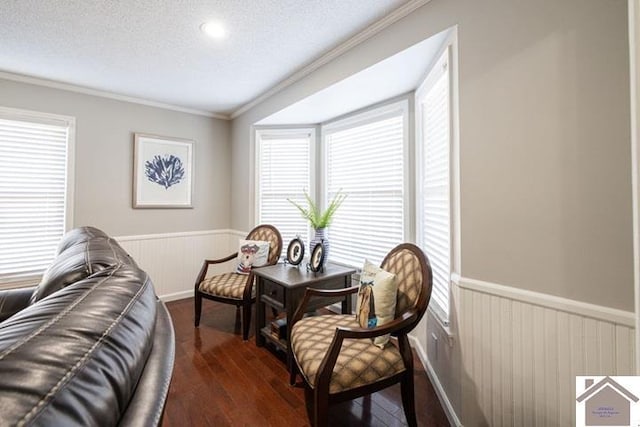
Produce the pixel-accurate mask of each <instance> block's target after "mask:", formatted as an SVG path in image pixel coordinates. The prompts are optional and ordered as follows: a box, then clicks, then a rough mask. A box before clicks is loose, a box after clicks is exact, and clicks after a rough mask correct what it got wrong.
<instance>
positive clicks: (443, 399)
mask: <svg viewBox="0 0 640 427" xmlns="http://www.w3.org/2000/svg"><path fill="white" fill-rule="evenodd" d="M409 342H410V343H411V347H413V349H414V350H416V351H417V353H418V357H419V358H420V361H421V362H422V366H424V369H425V370H426V371H427V375H428V376H429V380H430V381H431V384H432V385H433V388H434V389H435V391H436V394H437V395H438V399H439V400H440V403H441V404H442V407H443V409H444V413H445V414H446V415H447V419H448V420H449V424H451V425H452V426H456V427H463V426H462V423H461V422H460V419H459V418H458V415H457V414H456V411H455V410H454V409H453V405H452V404H451V401H450V400H449V397H448V396H447V393H445V391H444V388H443V387H442V384H441V383H440V380H439V379H438V376H437V375H436V372H435V370H434V369H433V367H432V366H431V363H430V362H429V358H428V357H427V353H426V352H425V350H424V349H423V348H422V346H421V345H420V342H419V341H418V339H417V338H416V337H414V336H411V335H409Z"/></svg>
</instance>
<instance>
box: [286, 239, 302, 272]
mask: <svg viewBox="0 0 640 427" xmlns="http://www.w3.org/2000/svg"><path fill="white" fill-rule="evenodd" d="M303 259H304V242H303V241H302V239H301V238H300V236H296V237H295V238H294V239H293V240H291V242H289V246H288V247H287V258H286V261H287V263H288V264H291V265H296V266H297V265H299V264H300V263H301V262H302V260H303Z"/></svg>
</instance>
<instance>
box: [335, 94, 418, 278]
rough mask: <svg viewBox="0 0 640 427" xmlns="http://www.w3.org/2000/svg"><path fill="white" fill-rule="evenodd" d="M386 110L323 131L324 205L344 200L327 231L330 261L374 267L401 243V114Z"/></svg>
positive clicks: (396, 110)
mask: <svg viewBox="0 0 640 427" xmlns="http://www.w3.org/2000/svg"><path fill="white" fill-rule="evenodd" d="M403 105H404V104H403ZM388 110H389V109H388V108H385V109H384V110H383V111H381V114H376V112H375V111H373V112H369V113H368V114H367V115H368V116H369V117H368V118H367V119H366V121H364V122H363V121H360V122H358V121H357V117H356V118H355V119H356V121H355V122H353V121H352V124H351V125H346V126H345V125H339V127H336V128H332V127H328V128H327V129H326V130H324V144H325V145H324V147H325V150H326V157H325V159H326V193H327V200H331V199H332V198H333V197H334V196H335V194H336V192H338V191H339V190H342V191H343V192H344V193H345V194H346V195H347V198H346V199H345V201H344V203H343V204H342V206H341V207H340V209H338V211H337V214H336V216H335V219H334V221H333V223H332V224H331V226H330V227H329V236H328V239H329V243H330V245H331V246H330V251H329V257H330V258H329V259H330V260H331V261H336V262H340V263H345V264H348V265H352V266H356V267H359V266H362V264H363V261H364V259H365V258H366V259H369V260H370V261H371V262H374V263H379V262H381V261H382V259H383V258H384V257H385V255H386V254H387V252H388V251H389V250H391V249H392V248H393V247H394V246H396V245H397V244H399V243H401V242H402V241H403V240H404V195H405V190H404V176H405V174H404V166H403V163H404V162H403V160H404V152H405V138H406V136H405V135H406V132H405V120H406V110H405V109H404V108H398V107H395V108H393V109H391V110H392V111H388ZM372 113H373V115H372ZM350 121H351V120H350ZM330 126H331V125H330Z"/></svg>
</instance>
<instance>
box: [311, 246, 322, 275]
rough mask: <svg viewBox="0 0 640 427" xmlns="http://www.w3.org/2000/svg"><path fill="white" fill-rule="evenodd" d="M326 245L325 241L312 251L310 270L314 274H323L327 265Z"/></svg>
mask: <svg viewBox="0 0 640 427" xmlns="http://www.w3.org/2000/svg"><path fill="white" fill-rule="evenodd" d="M324 250H325V245H324V241H320V242H318V243H316V245H315V246H314V248H313V250H312V251H311V257H310V258H309V269H310V270H311V271H313V272H314V273H318V272H320V273H322V272H323V270H324V264H325V252H324Z"/></svg>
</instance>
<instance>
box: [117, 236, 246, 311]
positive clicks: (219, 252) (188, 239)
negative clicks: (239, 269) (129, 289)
mask: <svg viewBox="0 0 640 427" xmlns="http://www.w3.org/2000/svg"><path fill="white" fill-rule="evenodd" d="M244 235H245V234H239V232H237V231H235V230H228V229H222V230H206V231H189V232H182V233H163V234H148V235H140V236H121V237H116V240H117V241H118V242H119V243H120V245H121V246H122V247H123V248H124V249H125V250H126V251H127V252H129V254H130V255H131V256H132V257H133V259H134V260H135V261H136V262H137V263H138V265H139V266H140V267H141V268H142V269H143V270H145V271H146V272H147V273H148V274H149V276H150V277H151V280H152V281H153V284H154V286H155V289H156V294H157V295H158V296H159V297H160V298H161V299H163V300H164V301H171V300H176V299H182V298H188V297H190V296H193V286H194V283H195V280H196V276H197V275H198V272H199V271H200V268H201V267H202V261H203V260H204V259H206V258H209V259H213V258H222V257H225V256H227V255H229V254H231V253H233V252H235V251H237V249H238V248H237V246H238V237H243V236H244ZM232 268H233V263H231V262H229V263H225V264H221V265H215V266H211V267H210V269H209V271H210V272H211V273H221V272H224V271H230V270H231V269H232Z"/></svg>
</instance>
